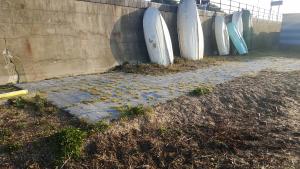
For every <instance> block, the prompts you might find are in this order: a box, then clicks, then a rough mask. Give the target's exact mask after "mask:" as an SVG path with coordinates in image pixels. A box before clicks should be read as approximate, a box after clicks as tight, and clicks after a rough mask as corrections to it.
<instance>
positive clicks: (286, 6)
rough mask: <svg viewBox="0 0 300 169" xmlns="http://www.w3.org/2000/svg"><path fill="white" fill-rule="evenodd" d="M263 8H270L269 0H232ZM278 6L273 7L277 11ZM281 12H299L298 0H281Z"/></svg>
mask: <svg viewBox="0 0 300 169" xmlns="http://www.w3.org/2000/svg"><path fill="white" fill-rule="evenodd" d="M234 1H239V2H242V3H247V4H251V5H255V6H260V7H262V8H265V9H270V4H271V0H234ZM277 8H278V7H273V9H274V10H276V11H277ZM280 12H281V13H300V0H283V6H281V7H280Z"/></svg>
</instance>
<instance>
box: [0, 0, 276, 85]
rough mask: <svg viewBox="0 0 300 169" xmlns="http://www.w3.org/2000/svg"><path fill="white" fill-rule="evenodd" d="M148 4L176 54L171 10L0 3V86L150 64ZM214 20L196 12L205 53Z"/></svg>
mask: <svg viewBox="0 0 300 169" xmlns="http://www.w3.org/2000/svg"><path fill="white" fill-rule="evenodd" d="M149 6H152V7H156V8H158V9H159V10H160V11H161V13H162V16H163V17H164V19H165V20H166V23H167V25H168V28H169V30H170V34H171V38H172V43H173V48H174V54H175V55H176V56H179V55H180V53H179V47H178V39H177V26H176V25H177V21H176V20H177V15H176V11H177V7H176V6H169V5H161V4H156V3H150V2H141V1H137V0H82V1H78V0H0V52H1V56H2V57H0V65H1V66H0V84H7V83H10V82H16V81H18V82H30V81H38V80H42V79H49V78H54V77H63V76H72V75H80V74H91V73H100V72H105V71H107V70H108V69H110V68H112V67H114V66H116V65H119V64H122V63H124V62H130V63H140V62H147V61H149V59H148V53H147V49H146V45H145V42H144V35H143V25H142V19H143V14H144V11H145V9H146V8H147V7H149ZM213 16H214V13H213V12H208V11H200V17H201V21H202V26H203V32H204V38H205V53H206V55H209V54H211V53H212V52H213V47H212V45H211V44H212V43H213V42H212V38H211V37H212V35H213V34H212V29H211V28H212V21H213ZM254 23H255V24H254V30H255V33H256V34H258V35H263V34H265V33H266V34H268V35H269V34H274V36H275V37H277V34H278V32H279V31H280V23H273V22H269V21H259V22H257V24H256V22H254ZM277 28H278V29H277ZM258 37H262V36H258ZM272 37H273V36H272ZM263 39H265V41H269V40H270V38H269V36H264V38H263ZM273 42H275V41H274V40H271V41H270V42H268V43H273ZM263 44H264V45H265V43H263ZM271 46H272V45H271ZM258 47H259V46H258Z"/></svg>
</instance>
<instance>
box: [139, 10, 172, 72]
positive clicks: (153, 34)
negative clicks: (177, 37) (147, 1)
mask: <svg viewBox="0 0 300 169" xmlns="http://www.w3.org/2000/svg"><path fill="white" fill-rule="evenodd" d="M143 27H144V35H145V41H146V45H147V50H148V53H149V56H150V60H151V62H153V63H156V64H159V65H164V66H167V65H169V64H172V63H173V61H174V55H173V48H172V42H171V37H170V33H169V30H168V27H167V25H166V23H165V21H164V19H163V17H162V16H161V14H160V12H159V11H158V9H156V8H151V7H150V8H148V9H147V10H146V12H145V14H144V20H143Z"/></svg>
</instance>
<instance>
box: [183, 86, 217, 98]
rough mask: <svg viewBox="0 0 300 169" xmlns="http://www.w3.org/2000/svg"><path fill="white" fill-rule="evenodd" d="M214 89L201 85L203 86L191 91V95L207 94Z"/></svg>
mask: <svg viewBox="0 0 300 169" xmlns="http://www.w3.org/2000/svg"><path fill="white" fill-rule="evenodd" d="M212 91H213V88H212V87H209V86H201V87H197V88H196V89H194V90H192V91H190V93H189V94H190V95H191V96H202V95H205V94H209V93H211V92H212Z"/></svg>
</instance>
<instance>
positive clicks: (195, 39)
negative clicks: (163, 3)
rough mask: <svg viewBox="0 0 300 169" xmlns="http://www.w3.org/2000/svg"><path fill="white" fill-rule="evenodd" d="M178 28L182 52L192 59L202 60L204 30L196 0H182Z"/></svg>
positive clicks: (179, 8)
mask: <svg viewBox="0 0 300 169" xmlns="http://www.w3.org/2000/svg"><path fill="white" fill-rule="evenodd" d="M177 28H178V38H179V47H180V54H181V56H182V57H184V58H187V59H190V60H200V59H202V58H203V53H204V39H203V30H202V25H201V22H200V17H199V14H198V9H197V6H196V2H195V1H194V0H182V1H181V3H180V4H179V6H178V12H177Z"/></svg>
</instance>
